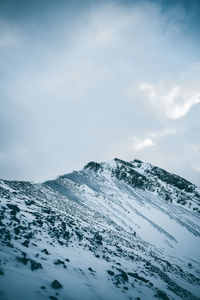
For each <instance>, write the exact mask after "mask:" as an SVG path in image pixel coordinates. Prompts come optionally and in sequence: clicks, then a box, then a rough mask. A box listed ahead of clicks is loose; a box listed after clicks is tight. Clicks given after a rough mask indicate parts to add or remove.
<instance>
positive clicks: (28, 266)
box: [0, 158, 200, 300]
mask: <svg viewBox="0 0 200 300" xmlns="http://www.w3.org/2000/svg"><path fill="white" fill-rule="evenodd" d="M0 203H1V210H0V239H1V245H0V298H1V299H9V300H15V299H16V300H23V299H29V300H35V299H53V300H56V299H60V300H62V299H63V300H64V299H74V300H79V299H80V300H84V299H91V300H94V299H102V300H110V299H118V300H121V299H138V300H139V299H156V298H160V299H200V298H199V294H200V276H199V275H200V273H199V269H200V268H199V259H200V255H199V253H200V239H199V236H200V222H199V219H200V218H199V213H200V189H199V188H198V187H197V186H196V185H194V184H192V183H190V182H189V181H187V180H185V179H183V178H182V177H179V176H177V175H175V174H171V173H169V172H167V171H165V170H163V169H161V168H158V167H155V166H152V165H151V164H148V163H144V162H142V161H140V160H137V159H135V160H133V161H130V162H126V161H123V160H120V159H118V158H115V159H113V160H111V161H109V162H105V163H97V162H89V163H88V164H87V165H86V166H85V167H84V169H83V170H81V171H74V172H72V173H70V174H65V175H62V176H59V177H58V178H57V179H55V180H50V181H46V182H44V183H40V184H33V183H30V182H22V181H6V180H0Z"/></svg>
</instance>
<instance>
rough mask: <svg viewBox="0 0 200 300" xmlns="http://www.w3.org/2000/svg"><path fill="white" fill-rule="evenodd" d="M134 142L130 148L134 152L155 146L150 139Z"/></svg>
mask: <svg viewBox="0 0 200 300" xmlns="http://www.w3.org/2000/svg"><path fill="white" fill-rule="evenodd" d="M134 140H135V141H134V143H133V145H132V148H133V149H134V150H135V151H139V150H141V149H143V148H146V147H151V146H155V144H154V142H153V141H152V139H150V138H147V139H144V140H139V139H134Z"/></svg>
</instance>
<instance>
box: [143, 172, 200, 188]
mask: <svg viewBox="0 0 200 300" xmlns="http://www.w3.org/2000/svg"><path fill="white" fill-rule="evenodd" d="M149 173H150V174H152V175H155V176H157V177H158V178H159V179H160V180H162V181H164V182H166V183H168V184H171V185H173V186H175V187H177V188H178V189H179V190H185V191H186V192H188V193H192V192H194V190H195V186H194V185H193V184H192V183H190V182H189V181H187V180H186V179H184V178H182V177H179V176H178V175H175V174H171V173H168V172H167V171H165V170H163V169H161V168H158V167H152V169H151V171H150V172H149Z"/></svg>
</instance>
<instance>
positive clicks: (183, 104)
mask: <svg viewBox="0 0 200 300" xmlns="http://www.w3.org/2000/svg"><path fill="white" fill-rule="evenodd" d="M177 77H178V78H177ZM177 77H176V79H175V78H174V76H172V78H170V79H169V78H165V80H162V81H159V82H157V83H154V84H152V83H149V82H143V83H141V84H140V85H139V90H140V91H142V92H144V93H145V94H146V96H147V98H148V99H149V101H150V103H151V104H152V106H153V107H154V108H155V110H156V111H158V112H159V114H160V115H161V116H165V117H167V118H170V119H179V118H181V117H184V116H185V115H186V114H187V113H188V112H189V111H190V109H191V108H192V107H193V106H194V105H195V104H197V103H200V88H199V80H200V65H199V64H197V65H195V66H193V67H192V68H190V69H189V70H188V71H184V72H183V74H177Z"/></svg>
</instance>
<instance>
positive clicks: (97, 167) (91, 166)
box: [84, 161, 102, 172]
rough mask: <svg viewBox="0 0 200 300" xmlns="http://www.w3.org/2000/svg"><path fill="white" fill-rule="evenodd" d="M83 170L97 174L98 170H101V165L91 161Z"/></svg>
mask: <svg viewBox="0 0 200 300" xmlns="http://www.w3.org/2000/svg"><path fill="white" fill-rule="evenodd" d="M84 169H89V170H92V171H94V172H97V171H99V170H102V166H101V164H99V163H97V162H94V161H91V162H89V163H88V164H87V165H86V166H85V167H84Z"/></svg>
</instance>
